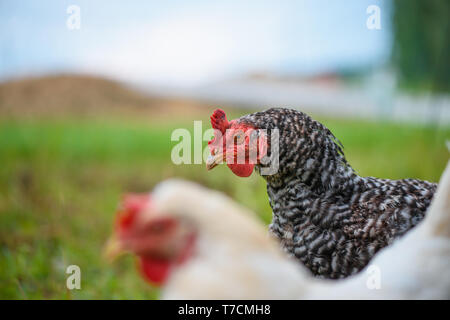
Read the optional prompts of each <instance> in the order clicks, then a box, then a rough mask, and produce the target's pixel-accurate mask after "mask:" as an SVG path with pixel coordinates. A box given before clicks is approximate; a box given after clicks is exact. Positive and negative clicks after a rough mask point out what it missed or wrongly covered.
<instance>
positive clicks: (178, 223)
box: [105, 194, 196, 285]
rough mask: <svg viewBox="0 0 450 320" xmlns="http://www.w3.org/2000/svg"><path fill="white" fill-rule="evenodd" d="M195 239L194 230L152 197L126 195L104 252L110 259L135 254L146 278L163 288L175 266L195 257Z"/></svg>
mask: <svg viewBox="0 0 450 320" xmlns="http://www.w3.org/2000/svg"><path fill="white" fill-rule="evenodd" d="M195 238H196V231H195V229H194V228H193V227H192V226H190V225H189V224H188V223H185V222H184V221H182V220H181V219H178V218H177V217H176V216H174V215H172V214H170V212H166V211H160V210H158V209H157V207H156V206H155V203H154V201H153V199H152V195H151V194H127V195H125V196H124V197H123V199H122V202H121V204H120V205H119V209H118V212H117V215H116V221H115V226H114V232H113V236H112V237H111V238H110V240H109V241H108V244H107V248H106V252H105V253H106V255H107V257H108V258H109V259H112V258H115V257H116V256H117V255H119V254H120V253H122V252H132V253H134V254H136V255H137V256H138V258H139V259H138V269H139V270H140V271H141V273H142V275H143V276H144V278H145V279H146V280H147V281H149V282H151V283H153V284H156V285H162V284H164V282H165V281H166V280H167V278H168V276H169V275H170V272H171V270H172V269H173V267H174V266H176V265H179V264H182V263H183V262H184V261H185V260H186V259H188V258H189V256H190V255H191V254H192V250H193V246H194V243H195Z"/></svg>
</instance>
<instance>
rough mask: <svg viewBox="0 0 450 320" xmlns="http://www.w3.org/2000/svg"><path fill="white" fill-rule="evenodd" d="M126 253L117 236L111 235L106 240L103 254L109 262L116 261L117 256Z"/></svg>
mask: <svg viewBox="0 0 450 320" xmlns="http://www.w3.org/2000/svg"><path fill="white" fill-rule="evenodd" d="M123 253H125V248H124V247H123V245H122V243H121V242H120V240H119V239H118V238H117V236H114V235H113V236H111V237H110V238H109V239H108V241H107V242H106V245H105V249H104V250H103V256H104V257H105V259H106V260H107V261H108V262H112V261H114V260H115V259H116V258H117V257H119V256H120V255H122V254H123Z"/></svg>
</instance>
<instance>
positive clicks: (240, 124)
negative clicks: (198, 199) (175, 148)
mask: <svg viewBox="0 0 450 320" xmlns="http://www.w3.org/2000/svg"><path fill="white" fill-rule="evenodd" d="M211 125H212V127H213V129H215V132H214V138H213V139H212V140H211V141H209V142H208V146H209V149H210V152H211V155H210V157H209V159H208V161H207V164H206V166H207V169H208V170H211V169H213V168H214V167H216V166H217V165H218V164H219V163H222V162H224V161H225V162H226V163H227V166H228V167H229V168H230V169H231V171H233V173H234V174H236V175H238V176H239V177H248V176H250V175H251V174H252V172H253V168H254V167H255V165H257V164H259V163H260V161H261V159H262V158H263V157H264V156H265V155H266V153H267V147H268V145H267V144H268V141H267V136H266V134H265V133H264V132H263V131H261V130H259V129H258V128H256V127H255V126H254V125H252V124H250V123H248V122H244V121H240V120H239V119H238V120H231V121H228V120H227V116H226V115H225V112H224V111H223V110H221V109H217V110H215V111H214V113H213V114H212V116H211Z"/></svg>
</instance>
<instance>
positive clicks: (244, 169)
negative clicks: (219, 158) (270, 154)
mask: <svg viewBox="0 0 450 320" xmlns="http://www.w3.org/2000/svg"><path fill="white" fill-rule="evenodd" d="M227 166H228V168H230V169H231V171H233V173H234V174H235V175H237V176H239V177H243V178H245V177H249V176H250V175H251V174H252V173H253V168H254V167H255V165H254V164H227Z"/></svg>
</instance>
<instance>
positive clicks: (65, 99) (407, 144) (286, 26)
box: [0, 0, 450, 299]
mask: <svg viewBox="0 0 450 320" xmlns="http://www.w3.org/2000/svg"><path fill="white" fill-rule="evenodd" d="M449 20H450V2H449V1H447V0H431V1H430V0H429V1H422V0H396V1H395V0H393V1H388V0H385V1H381V0H351V1H350V0H349V1H345V2H343V1H338V0H333V1H324V0H320V1H317V0H316V1H313V0H303V1H294V0H292V1H288V0H282V1H276V2H275V1H271V2H268V1H267V2H263V1H246V2H245V3H244V2H241V1H237V0H231V1H226V2H225V1H211V0H209V1H201V0H192V1H178V0H173V1H167V2H159V1H137V0H130V1H127V2H120V3H118V2H111V1H106V0H98V1H95V2H94V1H87V0H85V1H82V0H71V1H58V2H55V1H50V0H47V1H39V2H38V1H30V0H28V1H17V2H15V1H0V164H1V165H0V298H3V299H39V298H43V299H58V298H59V299H72V298H75V299H101V298H105V299H119V298H137V299H139V298H142V299H144V298H156V297H157V296H158V291H157V290H156V289H154V288H152V287H150V286H148V285H147V284H145V283H144V282H143V281H142V280H141V278H140V277H139V275H138V273H137V272H136V271H135V269H134V267H133V264H134V261H133V258H132V257H128V258H126V259H123V260H122V261H119V262H118V263H116V264H114V265H109V264H107V263H106V262H105V261H104V260H103V259H102V258H101V251H102V248H103V246H104V243H105V241H106V239H107V237H108V235H109V234H110V232H111V228H112V223H113V218H114V213H115V209H116V207H117V204H118V201H119V199H120V196H121V194H122V193H124V192H142V191H148V190H150V189H151V188H152V187H153V186H154V185H155V184H156V183H157V182H158V181H161V180H162V179H165V178H169V177H173V176H178V177H184V178H187V179H191V180H195V181H198V182H200V183H201V184H204V185H206V186H208V187H211V188H215V189H219V190H222V191H224V192H225V193H227V194H228V195H230V196H231V197H233V198H234V199H235V200H237V201H238V202H240V203H242V204H244V205H245V206H247V207H249V208H251V209H252V210H254V211H256V212H257V213H258V214H259V215H260V216H261V219H262V220H263V221H264V223H269V221H270V219H271V210H270V207H269V204H268V201H267V195H266V190H265V184H264V181H263V179H262V178H261V177H259V176H257V175H252V176H251V177H250V178H246V179H243V178H238V177H237V176H235V175H233V174H232V173H231V172H230V171H229V170H228V169H227V168H226V167H225V166H222V167H221V168H218V169H215V170H214V171H213V172H210V173H208V172H207V171H206V169H205V166H204V164H203V165H194V164H193V165H179V166H177V165H175V164H173V163H172V161H171V158H170V154H171V149H172V147H173V146H174V145H175V144H176V142H172V141H171V139H170V137H171V133H172V131H173V130H174V129H176V128H186V129H188V130H190V131H191V132H192V131H193V121H194V120H201V121H203V129H204V130H206V129H208V128H209V127H210V125H209V116H210V114H211V113H212V111H213V110H214V109H215V108H217V107H218V106H220V107H221V108H223V109H224V110H226V112H227V113H229V118H234V117H239V116H241V115H244V114H247V113H251V112H254V111H256V110H264V109H266V108H268V107H273V106H289V107H293V108H297V109H299V110H302V111H304V112H306V113H308V114H310V115H311V116H313V117H314V118H315V119H317V120H319V121H321V122H322V123H324V124H325V125H326V126H328V127H329V128H330V129H331V131H332V132H333V133H334V134H335V135H336V136H337V137H338V138H339V139H340V140H341V141H342V143H343V144H344V146H345V150H344V151H345V154H346V156H347V158H348V160H349V162H350V163H351V164H352V166H353V167H354V168H355V170H356V171H357V172H358V173H359V174H361V175H365V176H366V175H367V176H369V175H370V176H376V177H382V178H391V179H400V178H409V177H414V178H419V179H424V180H429V181H435V182H437V181H438V180H439V177H440V174H441V172H442V170H443V169H444V167H445V164H446V162H447V160H448V158H449V153H448V151H447V149H446V147H445V141H446V140H450V59H449V56H450V49H449V42H450V41H449V36H448V35H449V34H450V27H449ZM205 144H206V142H204V145H205ZM72 264H75V265H78V266H79V267H80V268H81V272H82V281H81V290H72V291H70V290H68V289H67V288H66V277H67V275H66V273H65V271H66V268H67V266H68V265H72Z"/></svg>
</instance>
